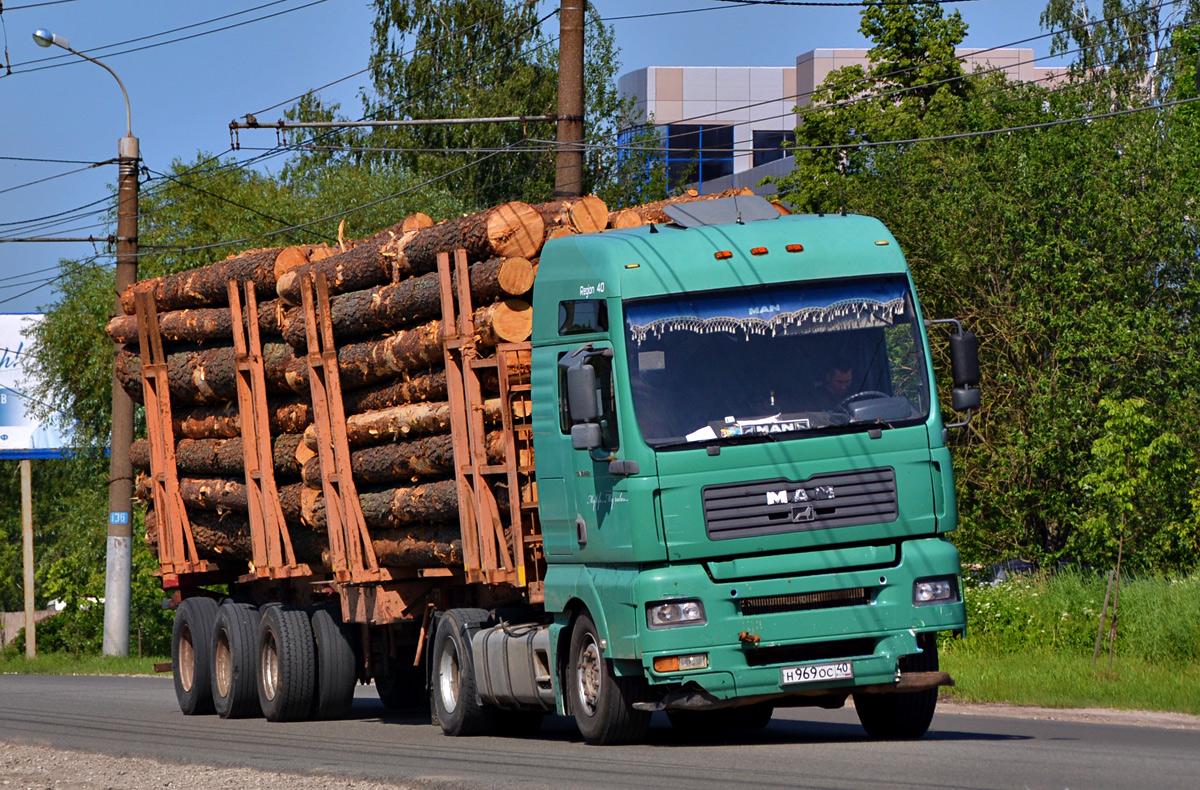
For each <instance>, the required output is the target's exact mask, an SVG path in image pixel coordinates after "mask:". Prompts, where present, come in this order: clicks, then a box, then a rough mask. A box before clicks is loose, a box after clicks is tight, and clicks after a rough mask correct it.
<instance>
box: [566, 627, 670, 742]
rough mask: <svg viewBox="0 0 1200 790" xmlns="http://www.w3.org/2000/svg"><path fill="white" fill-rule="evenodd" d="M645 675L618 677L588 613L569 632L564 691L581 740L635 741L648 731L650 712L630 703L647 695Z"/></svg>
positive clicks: (643, 698)
mask: <svg viewBox="0 0 1200 790" xmlns="http://www.w3.org/2000/svg"><path fill="white" fill-rule="evenodd" d="M647 692H648V688H647V685H646V680H645V678H640V677H636V678H635V677H617V676H616V675H615V674H614V673H613V668H612V661H611V660H609V659H607V658H604V655H603V653H602V651H601V650H600V637H599V635H598V633H597V631H596V624H595V623H593V622H592V618H591V617H590V616H589V615H588V613H587V612H584V613H583V614H581V615H579V617H578V619H576V621H575V627H574V629H572V631H571V652H570V658H569V660H568V664H567V693H568V694H569V695H570V701H571V710H572V711H573V712H574V714H575V722H576V723H577V724H578V725H579V731H580V732H581V733H582V734H583V739H584V740H585V741H587V742H588V743H591V744H597V745H610V744H617V743H636V742H638V741H641V740H643V739H644V738H645V737H646V733H647V732H649V730H650V713H648V712H646V711H640V710H634V709H633V703H635V702H642V701H644V700H645V699H646V698H647V696H648V693H647Z"/></svg>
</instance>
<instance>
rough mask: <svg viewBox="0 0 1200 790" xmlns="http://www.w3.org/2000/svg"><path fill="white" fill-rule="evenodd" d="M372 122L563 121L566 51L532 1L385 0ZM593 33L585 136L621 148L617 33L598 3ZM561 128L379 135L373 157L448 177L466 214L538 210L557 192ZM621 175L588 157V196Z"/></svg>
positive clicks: (373, 138)
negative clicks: (561, 75)
mask: <svg viewBox="0 0 1200 790" xmlns="http://www.w3.org/2000/svg"><path fill="white" fill-rule="evenodd" d="M375 8H376V11H377V14H376V21H375V28H374V34H373V39H372V41H373V49H374V52H373V56H372V61H371V62H372V64H373V69H372V80H373V82H374V96H371V97H367V99H366V102H365V104H366V113H367V115H368V116H369V117H372V118H379V119H386V118H406V119H409V118H411V119H435V118H485V117H508V116H533V115H554V114H555V113H556V112H557V104H558V50H557V46H556V40H555V39H550V38H548V37H547V36H546V34H545V32H544V31H543V28H542V22H543V21H544V19H545V18H542V19H539V17H538V15H537V8H536V4H535V3H532V2H528V1H527V0H500V2H496V1H495V0H375ZM588 14H589V16H588V19H587V22H586V24H585V25H584V33H585V45H584V84H585V86H584V90H585V106H586V107H587V111H586V114H585V134H586V135H587V137H588V138H589V139H601V140H604V141H606V142H609V143H611V142H613V141H615V137H616V135H615V132H616V130H617V129H619V128H621V127H620V123H621V121H622V120H623V107H622V104H621V102H620V100H619V98H618V96H617V91H616V86H615V84H614V82H613V78H614V76H615V73H616V69H617V61H616V56H617V48H616V45H615V43H614V40H613V35H612V31H611V29H610V28H608V27H606V26H605V25H604V24H603V23H602V22H601V21H600V17H599V14H598V12H597V11H596V10H595V8H594V7H592V6H591V5H590V4H589V11H588ZM554 138H555V127H554V125H553V124H552V123H546V122H528V123H522V124H515V123H496V124H472V125H448V124H440V125H433V126H409V127H399V128H392V129H376V130H374V131H372V132H371V134H370V135H369V136H367V138H366V144H367V145H368V146H369V147H376V148H389V149H395V150H393V151H392V152H390V153H386V154H379V155H378V156H381V157H385V158H395V159H398V160H399V161H400V162H402V163H404V165H405V166H406V167H408V168H410V169H412V170H414V171H418V172H420V173H422V174H423V175H425V176H427V177H443V176H444V177H447V178H448V180H447V182H446V183H447V184H450V185H452V186H451V189H452V191H453V193H454V194H455V195H456V196H458V197H459V198H460V199H461V200H462V201H463V202H464V203H465V204H466V206H467V207H468V208H472V209H478V208H483V207H486V206H493V205H496V204H498V203H503V202H505V201H508V200H524V201H526V202H531V203H538V202H542V201H545V200H550V199H551V198H552V197H553V193H554V174H555V167H556V164H555V156H554V151H553V149H552V146H549V145H548V144H547V143H548V142H549V141H553V140H554ZM618 172H619V167H618V162H617V157H616V154H615V153H614V152H613V151H611V150H610V149H592V150H589V152H588V154H587V156H586V158H585V165H584V192H585V193H588V192H592V191H595V190H597V189H598V187H599V185H601V184H603V183H605V182H606V181H610V180H611V179H613V178H614V177H616V174H617V173H618Z"/></svg>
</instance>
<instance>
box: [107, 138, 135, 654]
mask: <svg viewBox="0 0 1200 790" xmlns="http://www.w3.org/2000/svg"><path fill="white" fill-rule="evenodd" d="M119 150H120V159H119V164H120V168H121V170H120V180H119V181H118V184H117V279H116V288H117V299H116V308H115V309H116V314H117V315H119V314H121V313H122V312H123V310H122V308H121V292H122V291H124V290H125V289H126V288H127V287H129V286H130V285H132V284H133V283H135V282H136V281H137V261H138V259H137V255H138V158H139V150H138V139H137V138H136V137H134V136H133V134H132V132H131V133H128V134H126V135H125V136H124V137H122V138H121V140H120V148H119ZM120 348H121V344H120V343H117V344H116V348H115V349H114V352H116V351H119V350H120ZM132 444H133V400H132V399H131V398H130V397H129V395H128V394H126V392H125V389H124V388H123V387H122V386H121V382H120V381H119V380H118V379H117V376H116V371H115V370H114V371H113V386H112V442H111V444H110V448H111V450H110V453H111V454H110V456H109V462H108V463H109V465H108V547H107V556H106V561H105V580H104V648H103V649H104V655H106V656H127V655H129V599H130V577H131V573H132V570H131V569H132V566H133V465H132V464H131V463H130V460H129V448H130V446H131V445H132Z"/></svg>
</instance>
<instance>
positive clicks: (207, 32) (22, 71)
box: [12, 0, 328, 74]
mask: <svg viewBox="0 0 1200 790" xmlns="http://www.w3.org/2000/svg"><path fill="white" fill-rule="evenodd" d="M288 1H289V0H274V2H270V3H266V4H265V5H262V6H258V8H266V7H267V6H273V5H277V4H279V3H282V2H288ZM325 2H328V0H309V2H306V3H304V4H303V5H298V6H295V7H294V8H285V9H283V10H281V11H276V12H274V13H271V14H264V15H263V16H260V17H255V18H254V19H245V20H242V21H241V22H238V23H236V24H233V25H225V26H223V27H217V28H213V29H212V30H204V31H201V32H199V33H192V34H190V35H187V36H180V37H179V38H173V39H170V40H167V41H159V42H156V43H154V44H146V45H144V46H140V47H131V48H129V49H123V50H120V51H117V52H101V53H100V54H102V55H103V56H104V57H105V58H113V57H116V56H118V55H128V54H130V53H131V52H142V51H144V50H147V49H156V48H157V47H165V46H167V45H168V44H178V43H179V42H181V41H190V40H192V39H195V38H200V37H202V36H210V35H212V34H214V33H222V32H224V31H226V30H234V29H236V28H239V27H245V26H246V25H251V24H254V23H255V22H262V21H263V20H266V19H274V18H275V17H278V16H283V15H284V14H291V13H293V12H296V11H302V10H304V9H305V8H311V7H312V6H315V5H320V4H322V3H325ZM252 10H253V9H252ZM244 13H246V12H245V11H239V12H237V13H235V14H226V15H225V16H223V17H216V18H214V19H212V20H207V21H205V22H197V23H195V24H193V25H186V26H184V27H182V28H177V29H176V30H187V29H189V28H193V27H199V26H201V25H206V24H211V23H212V22H214V21H218V20H220V19H227V18H229V17H230V16H238V15H240V14H244ZM171 32H174V31H171ZM161 35H169V33H155V34H152V35H149V36H142V37H140V38H136V39H129V41H127V42H123V43H120V44H107V45H105V46H103V47H96V48H93V49H89V50H80V51H81V52H84V53H85V54H90V53H94V52H99V51H100V50H103V49H108V48H111V47H117V46H124V44H125V43H133V42H136V41H144V40H146V39H150V38H157V37H158V36H161ZM67 57H68V56H66V55H54V56H52V57H49V58H39V59H37V60H35V61H26V62H25V63H18V64H17V66H16V67H15V68H14V69H13V70H12V72H13V73H14V74H30V73H32V72H35V71H45V70H46V69H54V68H59V67H60V66H73V65H76V64H78V63H79V61H78V60H75V59H66V60H62V61H61V62H56V63H46V65H44V66H37V67H35V68H20V67H21V66H24V65H28V64H31V63H42V62H45V61H50V60H55V61H57V60H59V59H62V58H67Z"/></svg>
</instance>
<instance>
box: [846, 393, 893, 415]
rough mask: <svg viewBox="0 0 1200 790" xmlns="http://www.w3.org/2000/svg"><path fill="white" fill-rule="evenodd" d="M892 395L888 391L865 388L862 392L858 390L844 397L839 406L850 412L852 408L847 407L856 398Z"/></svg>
mask: <svg viewBox="0 0 1200 790" xmlns="http://www.w3.org/2000/svg"><path fill="white" fill-rule="evenodd" d="M890 397H892V396H891V395H888V394H887V393H886V392H880V391H879V390H863V391H862V392H856V393H854V394H853V395H848V396H846V397H845V398H842V402H841V403H839V404H838V408H839V409H841V410H842V411H844V412H849V411H850V409H849V408H847V407H848V406H849V405H850V404H851V403H854V401H856V400H863V399H865V398H890Z"/></svg>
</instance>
